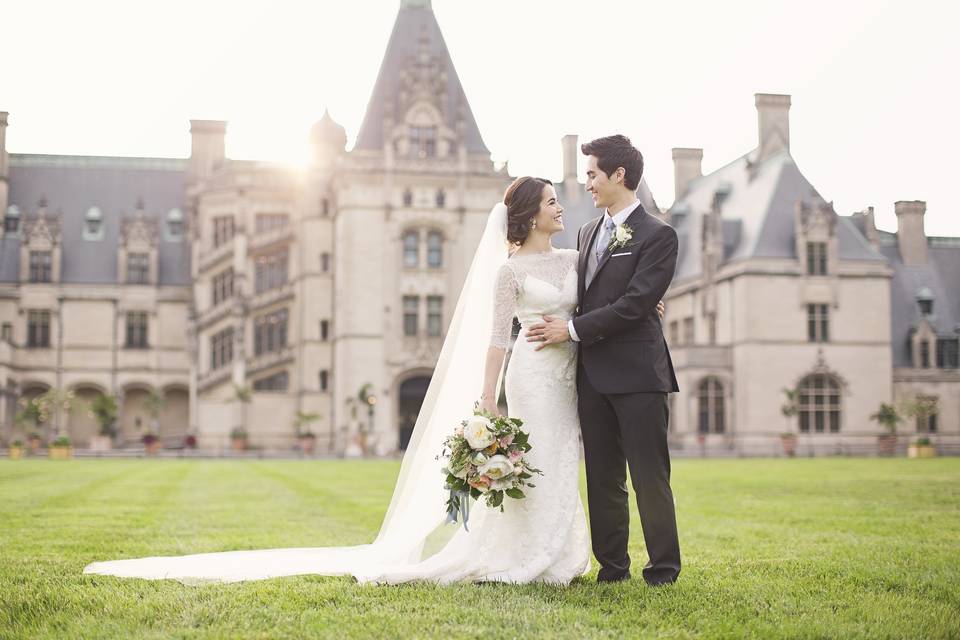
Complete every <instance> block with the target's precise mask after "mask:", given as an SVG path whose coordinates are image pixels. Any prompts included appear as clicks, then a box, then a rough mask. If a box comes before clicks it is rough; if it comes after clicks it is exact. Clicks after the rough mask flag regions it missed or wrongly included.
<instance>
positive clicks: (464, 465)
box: [441, 407, 543, 524]
mask: <svg viewBox="0 0 960 640" xmlns="http://www.w3.org/2000/svg"><path fill="white" fill-rule="evenodd" d="M522 426H523V421H522V420H520V419H518V418H510V417H507V416H494V415H492V414H490V413H488V412H486V411H484V410H482V409H480V408H479V407H475V408H474V411H473V416H472V417H471V418H469V419H467V420H464V421H463V422H461V423H460V426H459V427H457V428H456V429H455V430H454V433H453V435H451V436H449V437H448V438H447V439H446V440H445V441H444V443H443V452H442V453H441V456H442V457H443V458H446V460H447V465H446V467H444V469H443V473H444V476H445V478H446V484H445V485H444V488H445V489H448V490H449V491H450V497H449V499H448V500H447V514H448V515H449V516H450V519H451V521H456V518H457V514H458V513H461V514H463V516H464V524H466V521H467V518H468V517H469V515H468V514H469V511H468V509H469V497H473V498H474V499H476V500H480V499H481V498H484V499H485V500H486V503H487V505H488V506H490V507H494V508H499V509H500V511H503V500H504V498H505V497H507V498H514V499H516V500H519V499H522V498H524V497H526V494H525V493H524V488H526V487H535V486H536V485H534V484H532V483H530V482H528V481H529V480H530V479H531V478H532V477H533V475H534V474H540V475H543V472H542V471H540V470H539V469H535V468H533V467H531V466H530V465H529V464H527V461H526V459H525V455H526V454H527V453H528V452H529V451H530V449H531V448H532V445H531V444H530V434H528V433H527V432H526V431H523V430H522V429H521V427H522Z"/></svg>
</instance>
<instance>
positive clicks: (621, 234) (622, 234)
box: [616, 225, 630, 242]
mask: <svg viewBox="0 0 960 640" xmlns="http://www.w3.org/2000/svg"><path fill="white" fill-rule="evenodd" d="M616 237H617V242H626V241H627V240H629V239H630V230H629V229H627V228H626V227H625V226H623V225H620V226H619V227H617V231H616Z"/></svg>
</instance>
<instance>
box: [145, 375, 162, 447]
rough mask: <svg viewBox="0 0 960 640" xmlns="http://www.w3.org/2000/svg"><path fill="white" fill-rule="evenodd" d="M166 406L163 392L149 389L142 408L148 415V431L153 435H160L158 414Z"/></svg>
mask: <svg viewBox="0 0 960 640" xmlns="http://www.w3.org/2000/svg"><path fill="white" fill-rule="evenodd" d="M166 404H167V400H166V398H165V397H164V395H163V391H157V390H156V389H151V390H150V393H148V394H147V397H146V399H145V400H144V401H143V408H144V409H146V410H147V413H148V414H150V427H149V429H148V431H149V432H150V433H152V434H154V435H157V434H159V433H160V412H161V411H163V407H164V405H166ZM158 440H159V438H158ZM157 446H159V445H157Z"/></svg>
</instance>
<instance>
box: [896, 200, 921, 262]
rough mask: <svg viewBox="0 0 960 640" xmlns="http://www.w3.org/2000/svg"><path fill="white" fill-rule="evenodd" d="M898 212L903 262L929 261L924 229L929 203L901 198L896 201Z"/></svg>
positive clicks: (898, 240)
mask: <svg viewBox="0 0 960 640" xmlns="http://www.w3.org/2000/svg"><path fill="white" fill-rule="evenodd" d="M893 207H894V211H896V213H897V246H898V247H899V249H900V259H901V260H903V264H905V265H908V266H912V265H923V264H926V263H927V236H926V233H924V231H923V216H924V214H925V213H926V212H927V203H926V202H923V201H922V200H900V201H899V202H896V203H894V205H893Z"/></svg>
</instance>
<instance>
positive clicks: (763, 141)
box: [754, 93, 790, 162]
mask: <svg viewBox="0 0 960 640" xmlns="http://www.w3.org/2000/svg"><path fill="white" fill-rule="evenodd" d="M754 97H755V98H756V105H757V125H758V129H759V131H760V141H759V145H758V149H759V150H760V155H759V157H758V158H757V162H762V161H763V160H766V159H767V158H769V157H770V156H772V155H774V154H776V153H779V152H780V151H783V150H786V151H790V96H787V95H778V94H773V93H757V94H755V96H754Z"/></svg>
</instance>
